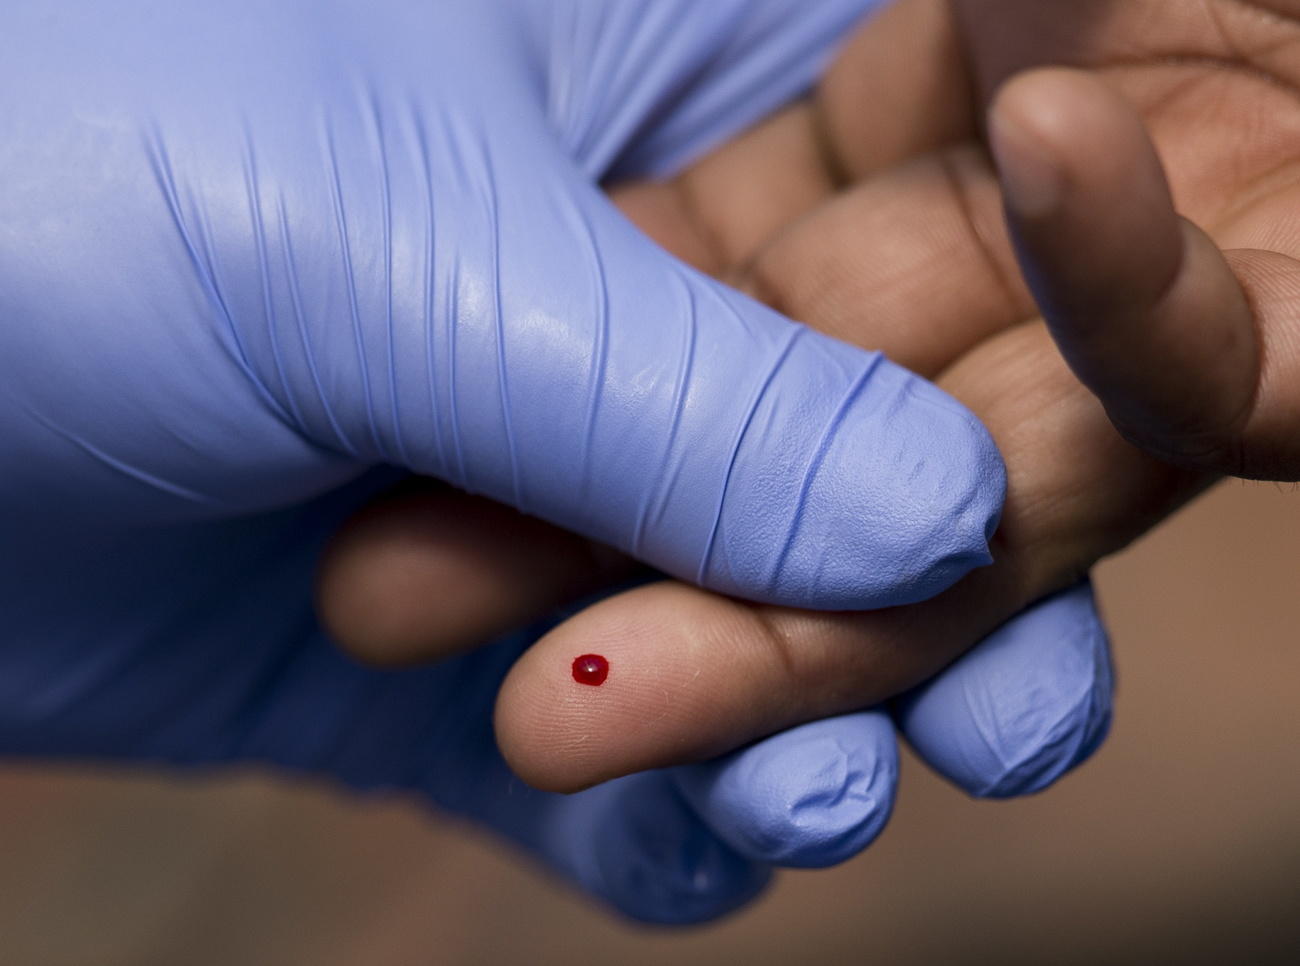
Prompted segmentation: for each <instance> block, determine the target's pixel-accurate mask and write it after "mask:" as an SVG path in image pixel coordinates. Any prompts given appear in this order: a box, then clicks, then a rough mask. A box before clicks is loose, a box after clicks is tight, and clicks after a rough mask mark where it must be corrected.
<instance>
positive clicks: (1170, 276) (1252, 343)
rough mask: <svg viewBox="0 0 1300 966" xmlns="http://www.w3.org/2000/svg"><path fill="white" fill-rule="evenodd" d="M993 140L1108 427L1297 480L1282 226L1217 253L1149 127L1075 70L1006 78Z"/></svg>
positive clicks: (1068, 341)
mask: <svg viewBox="0 0 1300 966" xmlns="http://www.w3.org/2000/svg"><path fill="white" fill-rule="evenodd" d="M990 131H991V140H992V146H993V149H994V152H995V154H996V155H997V158H998V161H999V169H1000V173H1001V178H1002V183H1003V187H1004V190H1005V194H1006V199H1007V205H1006V208H1007V216H1008V220H1009V223H1010V225H1011V228H1012V232H1013V234H1014V236H1015V239H1016V248H1017V254H1018V256H1019V259H1020V263H1021V266H1022V268H1023V270H1024V272H1025V276H1026V278H1027V279H1029V281H1030V283H1031V286H1032V288H1033V291H1034V294H1035V296H1036V298H1037V300H1038V304H1039V306H1040V308H1041V309H1042V310H1043V314H1044V316H1045V318H1046V320H1047V322H1048V325H1049V326H1050V328H1051V331H1052V335H1053V336H1054V337H1055V339H1056V341H1057V343H1058V345H1059V346H1060V348H1061V351H1062V354H1063V355H1064V356H1065V358H1066V360H1067V361H1068V362H1069V363H1070V366H1071V368H1072V369H1073V370H1074V372H1075V374H1076V375H1077V376H1078V377H1079V379H1080V381H1082V382H1083V383H1084V384H1085V385H1086V386H1087V387H1088V388H1089V389H1091V390H1092V391H1093V392H1094V393H1095V394H1096V395H1097V396H1098V397H1099V398H1100V399H1101V401H1102V403H1103V404H1104V405H1105V407H1106V411H1107V413H1108V414H1109V416H1110V418H1111V421H1112V422H1113V423H1114V424H1115V427H1116V428H1117V429H1118V430H1119V431H1120V432H1121V433H1122V434H1123V435H1124V436H1125V437H1126V438H1127V439H1128V440H1129V441H1130V442H1133V443H1134V444H1136V445H1137V446H1139V447H1141V448H1143V449H1146V450H1148V451H1149V452H1151V453H1153V454H1154V455H1156V456H1158V457H1160V458H1162V459H1165V460H1167V461H1169V462H1172V463H1175V464H1177V465H1181V466H1185V467H1188V468H1191V469H1195V470H1201V471H1211V472H1215V473H1229V474H1233V475H1237V476H1250V477H1256V478H1260V479H1276V480H1281V479H1287V480H1294V479H1300V444H1298V443H1297V434H1296V432H1295V427H1296V425H1297V423H1300V392H1296V390H1295V387H1296V385H1297V384H1300V383H1298V382H1297V376H1300V371H1297V370H1300V354H1297V353H1296V352H1295V351H1294V349H1293V347H1294V346H1295V345H1296V339H1297V336H1298V335H1300V325H1298V324H1297V316H1296V313H1295V311H1294V306H1295V298H1296V287H1297V282H1298V281H1300V272H1297V266H1296V262H1295V260H1294V258H1293V257H1292V253H1288V252H1286V251H1282V250H1273V246H1276V245H1278V241H1277V239H1279V238H1282V237H1283V236H1284V235H1285V233H1284V232H1281V231H1280V230H1277V229H1276V227H1275V226H1272V225H1270V226H1268V228H1267V231H1266V232H1265V233H1264V234H1262V236H1261V238H1260V240H1261V241H1262V242H1263V243H1264V245H1265V246H1267V247H1265V248H1237V249H1231V250H1227V251H1221V250H1220V249H1219V247H1218V245H1217V244H1216V243H1215V240H1214V239H1213V238H1212V237H1211V236H1210V235H1209V234H1207V233H1206V232H1204V231H1202V230H1201V229H1200V228H1198V227H1197V226H1195V225H1194V224H1192V223H1191V222H1190V221H1188V220H1186V219H1185V218H1181V217H1180V216H1179V215H1178V214H1177V212H1176V210H1175V208H1174V201H1173V197H1172V194H1171V191H1170V187H1169V184H1168V181H1167V179H1166V176H1165V172H1164V169H1163V167H1162V166H1161V161H1160V157H1159V155H1158V154H1157V152H1156V149H1155V146H1154V145H1153V143H1152V141H1151V138H1150V135H1149V134H1148V132H1147V131H1146V129H1145V127H1144V125H1143V122H1142V118H1141V117H1140V116H1139V115H1138V114H1137V112H1136V111H1135V110H1134V108H1133V107H1132V106H1131V105H1130V104H1128V103H1127V102H1126V101H1125V100H1124V99H1123V98H1122V97H1121V96H1120V95H1119V94H1118V93H1116V92H1114V91H1112V90H1111V89H1110V88H1109V87H1107V86H1106V85H1105V84H1104V83H1103V82H1101V81H1099V80H1097V79H1095V78H1093V77H1090V76H1088V75H1086V74H1083V73H1080V72H1078V71H1073V70H1067V69H1063V68H1052V69H1044V70H1037V71H1030V72H1027V73H1025V74H1022V75H1019V76H1017V77H1016V78H1013V79H1012V80H1010V81H1008V82H1007V84H1006V85H1005V86H1004V87H1003V89H1002V90H1001V92H1000V93H999V95H998V97H997V99H996V101H995V103H994V105H993V107H992V109H991V123H990ZM1099 144H1101V145H1106V148H1107V149H1106V151H1105V152H1100V153H1099V152H1097V151H1095V150H1090V146H1092V145H1099ZM1278 210H1279V215H1280V217H1281V218H1283V219H1285V218H1287V217H1289V215H1288V214H1287V211H1286V210H1285V206H1279V208H1278Z"/></svg>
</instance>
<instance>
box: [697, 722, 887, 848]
mask: <svg viewBox="0 0 1300 966" xmlns="http://www.w3.org/2000/svg"><path fill="white" fill-rule="evenodd" d="M673 777H674V780H675V781H676V782H677V785H678V787H679V788H680V789H681V790H682V793H683V794H684V795H685V796H686V798H687V800H688V801H689V802H690V803H691V804H692V805H693V806H694V807H695V809H696V810H697V811H698V812H699V814H700V816H701V817H702V818H703V819H704V820H705V821H706V822H708V823H709V824H710V825H711V826H712V827H713V828H714V830H715V831H716V832H717V834H718V835H719V836H721V837H722V838H724V839H725V840H726V841H727V842H728V843H729V844H730V845H731V846H732V847H733V848H735V849H736V850H737V851H738V852H740V853H741V854H743V855H745V856H747V857H748V858H750V859H753V860H755V861H760V862H767V863H772V864H774V865H780V866H788V867H793V868H823V867H825V866H830V865H835V864H837V863H839V862H843V861H845V860H847V859H849V858H852V857H853V856H854V855H856V854H857V853H859V852H861V851H862V850H863V849H864V848H866V847H867V846H868V845H869V844H870V843H871V842H872V841H873V840H874V839H875V838H876V836H877V835H879V834H880V832H881V830H882V829H883V828H884V827H885V824H886V823H887V822H888V821H889V816H890V813H891V811H892V809H893V804H894V792H895V788H896V785H897V782H898V746H897V741H896V739H895V736H894V728H893V724H892V722H891V721H890V719H889V717H888V716H887V715H885V714H884V713H883V712H876V711H871V712H862V713H859V714H851V715H844V716H841V717H838V718H828V719H825V720H822V721H815V722H812V723H811V724H806V725H801V726H799V727H797V728H792V729H790V730H789V731H785V732H782V733H781V734H778V735H774V736H773V737H771V738H767V739H765V740H764V741H761V742H758V743H757V744H755V745H751V746H750V747H748V748H743V749H741V750H740V751H737V752H734V753H732V754H730V755H727V756H725V757H723V758H720V759H717V760H715V761H711V762H705V763H702V764H698V765H687V766H683V767H680V768H677V769H674V770H673Z"/></svg>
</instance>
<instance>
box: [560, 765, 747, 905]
mask: <svg viewBox="0 0 1300 966" xmlns="http://www.w3.org/2000/svg"><path fill="white" fill-rule="evenodd" d="M583 796H587V797H589V799H590V800H591V802H592V805H593V806H594V808H592V809H587V810H585V814H584V812H583V811H579V810H575V809H572V808H570V809H568V810H567V812H566V814H565V815H564V822H565V824H566V828H565V830H564V832H563V836H564V837H565V838H566V839H567V840H568V851H569V854H570V855H584V856H585V860H584V861H581V862H580V863H579V864H578V865H577V867H576V868H577V872H578V875H577V877H578V879H579V881H580V882H581V883H582V884H583V885H584V886H585V887H586V888H588V889H589V890H590V891H591V892H593V893H594V894H596V895H598V896H600V897H601V898H603V899H604V900H605V901H607V902H608V903H610V904H611V905H612V906H613V907H614V908H615V909H617V910H618V911H619V912H621V913H622V914H623V915H625V916H627V917H629V918H631V919H635V920H638V921H640V922H646V923H659V924H662V925H689V924H692V923H699V922H707V921H710V920H713V919H717V918H718V917H720V916H724V915H726V914H727V913H730V912H733V911H735V910H737V909H739V908H741V907H742V906H745V905H747V904H748V903H749V902H751V901H752V900H753V899H755V898H756V897H757V896H758V895H759V894H760V893H761V892H762V891H763V890H764V888H766V886H767V884H768V882H769V881H770V878H771V871H770V870H769V869H768V868H767V867H766V866H763V865H759V864H755V863H754V862H751V861H749V860H748V859H746V858H744V857H742V856H741V855H739V854H738V853H737V852H736V851H734V850H733V849H732V848H731V847H730V846H728V845H727V844H726V843H724V842H723V841H721V840H720V839H719V838H718V836H717V835H716V834H714V832H713V831H712V830H711V829H709V828H708V827H707V826H706V825H705V824H704V823H703V822H701V821H700V819H699V817H698V816H696V814H695V813H694V811H693V810H692V809H691V808H690V807H689V806H688V805H687V803H686V802H685V801H684V800H683V799H682V797H681V795H680V794H679V793H678V791H677V789H676V788H674V787H673V785H672V783H671V782H670V781H669V780H668V776H667V775H666V774H665V773H663V772H646V773H641V774H639V775H633V776H630V777H629V778H624V779H619V780H617V781H614V782H609V783H607V784H605V785H601V786H597V787H596V788H594V789H590V790H589V791H587V792H583V793H580V795H578V796H573V797H571V798H569V799H568V801H576V800H579V799H581V798H582V797H583ZM597 800H599V801H597ZM593 813H594V814H593ZM584 838H585V839H586V841H585V842H583V841H582V840H583V839H584Z"/></svg>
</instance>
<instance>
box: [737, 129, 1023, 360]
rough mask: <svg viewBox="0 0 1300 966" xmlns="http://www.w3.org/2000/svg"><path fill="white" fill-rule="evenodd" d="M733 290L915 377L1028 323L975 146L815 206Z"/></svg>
mask: <svg viewBox="0 0 1300 966" xmlns="http://www.w3.org/2000/svg"><path fill="white" fill-rule="evenodd" d="M738 284H739V285H740V287H741V288H742V289H745V290H746V291H749V292H750V293H751V294H753V295H755V296H756V297H757V298H758V299H760V300H761V301H763V302H765V303H767V304H769V305H772V306H774V307H775V308H777V309H778V310H780V311H782V312H784V313H786V314H788V315H791V316H792V317H794V318H797V319H799V320H801V321H803V322H805V323H807V324H808V325H810V326H812V327H814V328H816V329H818V330H819V331H822V332H825V333H827V334H828V335H832V336H834V337H836V338H838V339H842V340H844V341H846V342H852V343H855V344H857V345H860V346H863V347H864V348H870V349H875V350H879V351H881V352H883V353H884V354H885V355H887V356H888V357H889V358H890V359H892V360H894V361H895V362H897V363H898V364H899V365H903V366H907V367H908V368H909V369H912V370H913V371H915V372H918V373H920V374H921V375H925V376H933V375H936V374H937V373H939V372H940V371H942V369H943V368H944V367H945V366H947V365H948V364H949V363H951V362H952V361H953V360H955V359H957V358H959V357H960V356H961V355H962V354H963V353H965V352H966V351H968V350H969V349H970V348H972V347H973V346H974V345H976V344H978V343H979V342H980V341H981V340H983V339H985V338H987V337H988V336H990V335H992V334H993V333H995V332H998V331H1001V330H1002V329H1005V328H1007V327H1009V326H1011V325H1014V324H1016V323H1018V322H1022V321H1024V320H1026V319H1028V318H1031V317H1033V316H1034V314H1035V311H1034V304H1033V299H1032V297H1031V296H1030V294H1029V290H1028V288H1027V286H1026V285H1025V284H1024V282H1023V280H1022V279H1021V276H1020V273H1019V271H1018V270H1017V266H1016V260H1015V254H1014V252H1013V251H1012V248H1011V243H1010V240H1009V238H1008V236H1007V232H1006V228H1005V224H1004V221H1003V216H1002V201H1001V198H1000V195H999V189H998V184H997V179H996V177H995V175H994V172H993V169H992V166H991V165H990V163H989V160H988V157H987V155H986V154H985V152H984V150H983V149H982V148H981V147H979V146H977V145H974V144H970V145H963V146H960V147H956V148H949V149H944V150H941V151H937V152H934V153H931V154H927V155H925V156H923V157H920V158H917V159H915V160H913V161H911V162H909V163H907V164H903V165H900V166H898V167H896V168H894V169H893V170H891V171H889V172H887V173H884V174H881V175H879V176H877V177H874V178H870V179H868V180H866V181H864V182H862V183H860V184H858V185H856V186H855V187H853V188H851V189H849V190H847V191H845V192H843V193H842V194H840V195H838V196H836V197H835V198H833V199H831V200H830V201H828V202H826V203H824V204H823V205H821V206H819V207H818V208H816V209H815V210H813V211H811V212H809V213H808V214H807V215H805V216H804V217H803V218H801V219H800V220H798V221H797V222H795V223H794V224H792V225H790V226H789V227H788V228H787V229H786V230H785V231H783V232H781V233H780V234H778V235H777V236H775V237H774V238H773V239H772V240H771V241H769V242H768V243H767V244H766V245H764V246H763V247H762V248H761V249H760V250H759V251H758V252H757V253H756V254H755V256H754V258H753V259H752V260H751V261H750V262H749V264H748V266H747V268H746V270H745V272H744V273H743V274H742V275H741V276H740V278H739V279H738Z"/></svg>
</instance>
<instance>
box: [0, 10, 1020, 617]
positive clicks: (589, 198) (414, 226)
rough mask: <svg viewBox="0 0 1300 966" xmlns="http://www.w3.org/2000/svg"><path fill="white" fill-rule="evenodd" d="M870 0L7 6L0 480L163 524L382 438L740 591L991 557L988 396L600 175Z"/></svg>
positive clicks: (647, 153) (730, 99) (658, 156)
mask: <svg viewBox="0 0 1300 966" xmlns="http://www.w3.org/2000/svg"><path fill="white" fill-rule="evenodd" d="M869 6H870V4H868V3H866V2H856V3H851V2H822V3H814V4H810V5H799V6H798V15H795V13H794V12H793V8H792V5H791V2H790V0H764V2H762V3H759V4H753V3H748V2H741V0H719V2H716V3H708V4H700V3H696V2H694V0H659V2H657V3H652V4H644V3H638V4H586V3H578V2H575V0H567V2H566V0H549V2H544V3H538V2H528V3H525V2H524V0H491V2H477V3H461V4H428V3H412V2H401V0H385V2H380V3H368V4H357V3H344V2H335V3H329V4H321V3H317V2H309V0H288V2H284V3H277V4H269V5H268V4H265V3H260V2H254V0H232V2H231V3H227V4H222V5H220V6H219V7H214V6H212V5H205V4H198V3H181V4H171V5H167V6H166V7H165V8H162V9H159V8H157V6H156V5H155V4H147V3H144V2H139V0H137V2H126V3H119V4H112V5H109V6H105V5H103V4H98V3H91V2H89V0H83V2H79V3H78V2H74V3H67V4H59V5H56V6H54V7H51V6H50V5H49V4H46V3H41V2H35V0H24V2H18V3H16V4H11V5H9V6H8V7H6V9H5V13H4V29H3V30H0V81H4V89H6V90H10V91H19V90H21V91H23V92H24V95H23V97H22V98H21V99H17V98H15V99H13V103H11V104H9V105H7V107H6V111H5V113H4V120H3V121H2V122H0V170H3V171H4V172H5V175H6V183H7V185H8V186H9V190H7V191H6V192H5V193H4V194H3V197H0V223H3V224H5V225H6V226H7V227H8V228H9V231H8V232H7V233H6V234H4V235H3V236H0V318H3V319H5V320H22V321H21V324H15V323H13V322H9V323H8V324H6V325H4V326H3V327H2V328H0V376H3V379H0V383H3V389H0V392H2V393H3V394H4V396H3V397H0V398H3V399H4V400H5V404H4V405H3V406H0V439H3V441H4V442H3V444H0V445H3V446H4V456H5V462H6V465H15V466H19V467H21V469H20V470H19V471H18V472H17V473H16V474H13V475H9V476H7V477H6V479H5V480H3V481H0V496H2V497H4V498H6V500H8V498H10V497H13V499H14V501H16V504H15V503H10V505H17V506H19V507H21V508H22V511H23V512H31V513H37V514H45V515H59V516H62V515H64V514H66V513H67V512H68V510H69V507H73V508H76V509H77V510H78V511H79V512H81V513H83V514H84V517H85V519H84V520H83V524H84V525H87V526H91V525H100V524H103V523H107V525H121V524H122V523H123V522H124V521H125V522H134V523H139V524H149V525H154V524H158V523H173V522H183V521H191V520H196V519H221V518H223V517H227V516H229V515H231V514H244V513H248V512H252V511H256V510H262V509H269V508H274V507H277V506H284V505H289V504H292V503H295V502H300V501H302V500H304V499H307V498H310V497H312V496H315V495H318V494H320V493H322V492H325V491H327V490H329V489H331V488H334V487H336V486H338V485H340V484H341V483H342V482H345V481H346V480H348V479H351V478H354V477H356V476H358V475H359V474H360V473H362V472H363V471H364V470H365V469H367V468H369V467H372V466H374V465H376V464H390V465H395V466H400V467H402V468H405V469H408V470H411V471H414V472H418V473H422V474H428V475H432V476H436V477H439V478H441V479H444V480H448V481H450V482H451V483H453V484H455V485H457V486H460V487H462V488H464V489H466V490H469V491H471V492H475V493H481V494H485V495H487V496H490V497H492V498H494V499H497V500H500V501H503V502H505V503H508V504H511V505H512V506H515V507H518V508H519V509H521V510H524V511H525V512H528V513H532V514H535V515H537V516H539V517H542V518H544V519H546V520H549V521H551V522H553V523H556V524H559V525H561V526H564V527H566V528H568V529H571V530H575V531H577V532H579V533H582V534H584V535H586V536H588V537H591V538H594V539H596V540H599V541H602V542H604V543H607V544H609V545H611V546H614V547H617V548H619V549H621V550H624V551H626V552H628V553H630V554H633V555H635V556H637V557H639V558H641V559H642V560H644V561H646V562H648V563H650V564H652V565H654V566H655V567H657V568H659V569H661V570H663V571H665V572H667V573H670V574H672V575H674V576H677V577H680V578H683V579H686V580H689V581H692V582H696V583H699V584H702V585H704V586H706V587H709V588H712V589H715V590H719V591H723V592H726V593H729V594H734V595H739V596H743V597H747V598H752V599H760V600H764V601H769V602H773V603H780V604H789V605H795V606H802V607H817V608H831V609H844V608H867V607H881V606H888V605H895V604H902V603H908V602H912V601H916V600H920V599H923V598H927V597H929V596H932V595H933V594H935V593H937V592H938V591H940V590H942V589H943V588H944V587H946V586H948V585H949V584H951V583H953V582H954V581H955V580H957V579H958V578H959V577H961V576H962V575H963V574H964V573H966V572H967V571H969V570H970V569H971V568H973V567H976V566H980V565H982V564H985V563H988V562H989V559H990V558H989V555H988V550H987V538H988V536H989V534H990V533H991V532H992V530H993V528H994V527H995V525H996V522H997V517H998V513H999V509H1000V506H1001V501H1002V496H1003V490H1004V478H1003V469H1002V464H1001V460H1000V458H999V456H998V454H997V452H996V449H995V447H994V445H993V443H992V440H991V439H990V438H989V437H988V435H987V433H986V432H985V431H984V429H983V427H982V426H981V425H980V424H979V423H978V421H976V420H975V419H974V417H973V416H971V415H970V413H969V412H967V411H966V410H965V409H964V408H963V407H961V406H960V405H959V404H957V403H956V402H955V401H953V400H952V399H950V398H949V397H948V396H946V395H945V394H944V393H942V392H941V391H940V390H938V389H936V388H935V387H934V386H932V385H930V384H929V383H927V382H925V381H923V380H921V379H919V378H917V377H916V376H914V375H912V374H911V373H909V372H907V371H905V370H903V369H901V368H898V367H896V366H894V365H893V364H892V363H890V362H888V361H887V360H885V359H883V358H881V357H880V356H879V355H877V354H873V353H869V352H865V351H863V350H861V349H858V348H856V347H852V346H849V345H847V344H845V343H841V342H839V341H836V340H833V339H830V338H828V337H826V336H823V335H820V334H818V333H816V332H813V331H811V330H809V329H807V328H805V327H803V326H799V325H796V324H794V323H792V322H790V321H789V320H787V319H785V318H783V317H781V316H780V315H778V314H777V313H775V312H772V311H771V310H769V309H767V308H765V307H763V306H761V305H759V304H758V303H756V302H753V301H752V300H750V299H748V298H746V297H744V296H742V295H740V294H738V293H736V292H735V291H733V290H730V289H728V288H726V287H725V286H723V285H721V284H719V283H716V282H714V281H712V280H710V279H708V278H706V277H704V276H703V275H700V274H698V273H696V272H694V271H693V270H691V269H689V268H687V267H685V266H683V265H682V264H681V263H679V262H677V261H675V260H674V259H672V258H670V257H669V256H668V255H666V254H665V253H664V252H662V251H661V250H660V249H659V248H657V247H656V246H655V245H654V244H653V243H652V242H650V241H649V240H648V239H646V238H645V237H644V236H642V235H641V234H640V233H639V232H638V231H637V230H636V229H635V228H634V227H633V226H632V225H631V224H629V223H628V222H627V221H626V220H625V219H624V218H623V217H622V215H620V214H619V213H618V212H617V211H616V210H615V209H614V208H613V207H612V206H611V205H610V204H609V202H608V201H607V199H605V197H604V196H603V195H602V193H601V192H600V190H599V188H598V186H597V181H598V179H599V178H600V177H601V176H603V175H605V174H608V173H610V172H611V171H614V170H632V169H633V168H639V169H651V168H654V167H655V166H656V165H662V164H669V163H676V161H677V160H679V159H680V158H681V157H683V156H684V153H686V152H692V151H696V150H699V149H700V148H701V147H702V146H704V145H705V144H708V143H711V141H712V140H714V139H715V138H716V137H719V136H721V135H722V134H724V133H730V132H732V131H734V130H735V126H736V125H737V124H739V123H744V122H745V121H746V120H748V119H750V118H751V115H753V116H756V114H755V113H754V112H756V111H759V110H760V109H766V108H770V107H774V106H775V105H777V104H778V103H781V102H784V101H785V100H788V99H789V98H790V97H791V96H793V95H794V94H796V93H797V92H798V91H799V90H800V89H801V88H802V87H804V86H806V85H807V84H808V83H809V81H810V78H811V77H812V75H813V72H814V71H815V70H816V68H817V67H818V66H819V65H820V64H821V63H823V60H824V57H825V55H826V53H827V49H828V47H829V45H830V44H831V42H832V38H833V37H835V36H836V35H837V34H838V33H839V32H840V31H842V30H845V29H846V28H847V26H848V25H849V24H850V23H852V22H853V20H854V19H855V18H856V17H857V16H858V15H860V14H861V13H862V12H863V11H864V10H865V9H867V8H868V7H869ZM123 65H129V69H125V68H124V66H123ZM742 105H743V109H742V107H741V106H742ZM87 492H90V493H93V494H94V497H95V498H94V500H93V501H85V500H80V499H77V498H76V495H77V494H82V493H87Z"/></svg>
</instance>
